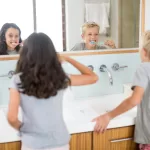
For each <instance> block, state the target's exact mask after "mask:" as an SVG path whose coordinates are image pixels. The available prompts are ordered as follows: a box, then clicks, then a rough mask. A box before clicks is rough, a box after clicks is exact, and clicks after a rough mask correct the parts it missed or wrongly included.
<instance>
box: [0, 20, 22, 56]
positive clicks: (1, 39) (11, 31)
mask: <svg viewBox="0 0 150 150" xmlns="http://www.w3.org/2000/svg"><path fill="white" fill-rule="evenodd" d="M21 42H22V40H21V30H20V28H19V27H18V26H17V25H16V24H14V23H5V24H4V25H3V26H2V28H1V30H0V55H14V54H18V52H19V49H20V43H21Z"/></svg>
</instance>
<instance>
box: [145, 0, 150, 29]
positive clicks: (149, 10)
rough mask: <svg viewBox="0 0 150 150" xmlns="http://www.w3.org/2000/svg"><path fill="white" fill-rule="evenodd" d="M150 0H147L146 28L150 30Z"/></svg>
mask: <svg viewBox="0 0 150 150" xmlns="http://www.w3.org/2000/svg"><path fill="white" fill-rule="evenodd" d="M149 15H150V0H145V30H150V17H149Z"/></svg>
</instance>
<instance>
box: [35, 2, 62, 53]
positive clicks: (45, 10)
mask: <svg viewBox="0 0 150 150" xmlns="http://www.w3.org/2000/svg"><path fill="white" fill-rule="evenodd" d="M36 11H37V32H44V33H46V34H47V35H48V36H49V37H50V38H51V39H52V41H53V43H54V45H55V48H56V50H57V51H58V52H62V51H63V40H62V38H63V35H62V5H61V1H60V0H53V1H52V0H44V1H43V0H37V1H36Z"/></svg>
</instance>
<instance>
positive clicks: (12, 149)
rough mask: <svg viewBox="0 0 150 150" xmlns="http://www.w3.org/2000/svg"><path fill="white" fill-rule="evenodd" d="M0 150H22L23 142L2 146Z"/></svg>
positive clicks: (0, 145)
mask: <svg viewBox="0 0 150 150" xmlns="http://www.w3.org/2000/svg"><path fill="white" fill-rule="evenodd" d="M0 150H21V142H12V143H4V144H0Z"/></svg>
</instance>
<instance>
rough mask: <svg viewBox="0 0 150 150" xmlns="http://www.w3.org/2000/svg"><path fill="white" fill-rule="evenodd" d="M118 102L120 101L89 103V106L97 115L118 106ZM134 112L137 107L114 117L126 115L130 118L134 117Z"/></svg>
mask: <svg viewBox="0 0 150 150" xmlns="http://www.w3.org/2000/svg"><path fill="white" fill-rule="evenodd" d="M119 104H120V102H118V103H117V102H116V103H113V104H108V105H107V104H105V105H102V104H101V103H94V104H92V105H91V108H92V109H93V110H94V111H95V112H96V113H97V114H99V115H102V114H104V113H107V112H109V111H111V110H113V109H114V108H116V106H118V105H119ZM136 112H137V107H134V108H133V109H131V110H129V111H127V112H125V113H123V114H122V115H120V116H118V117H116V118H119V117H121V116H124V117H125V116H126V117H132V118H135V117H136Z"/></svg>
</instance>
